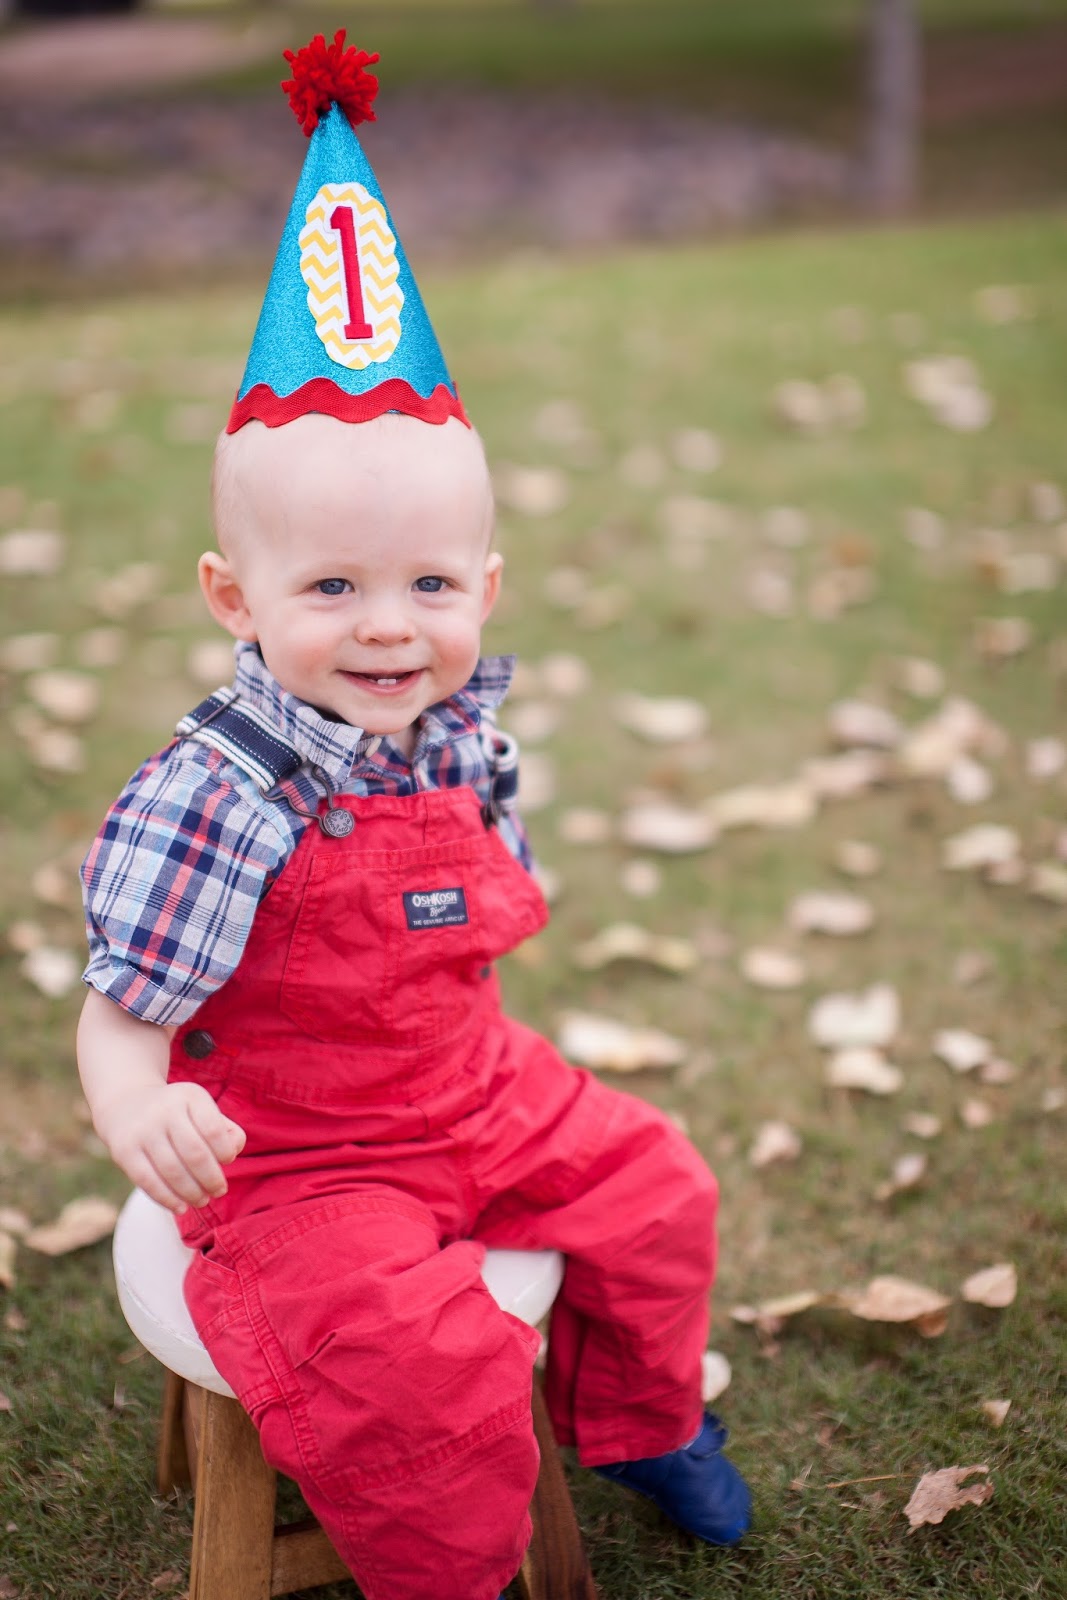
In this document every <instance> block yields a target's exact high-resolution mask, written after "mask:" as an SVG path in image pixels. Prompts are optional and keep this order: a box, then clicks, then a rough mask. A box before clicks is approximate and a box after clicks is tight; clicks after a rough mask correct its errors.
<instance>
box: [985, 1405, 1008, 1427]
mask: <svg viewBox="0 0 1067 1600" xmlns="http://www.w3.org/2000/svg"><path fill="white" fill-rule="evenodd" d="M1010 1410H1011V1401H1010V1400H983V1401H982V1411H983V1413H984V1415H985V1416H987V1417H988V1418H989V1420H990V1422H991V1423H992V1424H993V1426H994V1428H1002V1427H1003V1426H1004V1423H1005V1421H1006V1419H1007V1415H1008V1412H1009V1411H1010Z"/></svg>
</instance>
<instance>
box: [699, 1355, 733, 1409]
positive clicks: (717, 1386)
mask: <svg viewBox="0 0 1067 1600" xmlns="http://www.w3.org/2000/svg"><path fill="white" fill-rule="evenodd" d="M700 1365H701V1382H700V1397H701V1399H702V1400H703V1402H704V1404H705V1405H706V1406H709V1405H710V1404H711V1402H712V1401H713V1400H717V1399H718V1398H719V1396H720V1395H721V1394H722V1393H723V1392H724V1391H725V1390H726V1389H728V1388H729V1387H730V1379H731V1377H732V1376H733V1374H732V1373H731V1371H730V1363H729V1362H728V1361H727V1359H726V1357H725V1356H724V1355H723V1354H722V1352H721V1351H719V1350H705V1351H704V1354H703V1356H702V1357H701V1363H700Z"/></svg>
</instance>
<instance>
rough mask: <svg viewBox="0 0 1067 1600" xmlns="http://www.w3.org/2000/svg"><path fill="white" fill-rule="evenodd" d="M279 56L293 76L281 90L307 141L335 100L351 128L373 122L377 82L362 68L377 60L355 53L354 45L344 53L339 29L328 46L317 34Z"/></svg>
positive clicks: (363, 52) (341, 32)
mask: <svg viewBox="0 0 1067 1600" xmlns="http://www.w3.org/2000/svg"><path fill="white" fill-rule="evenodd" d="M283 54H284V56H285V59H286V61H288V63H289V65H290V66H291V67H292V69H293V76H292V77H291V78H287V79H286V80H285V82H284V83H283V84H282V88H283V89H284V90H285V92H286V94H287V95H288V97H289V104H290V105H291V106H292V108H293V115H294V116H295V117H296V120H297V121H298V122H299V124H300V126H301V127H302V128H303V130H304V132H305V133H306V134H307V135H308V136H309V137H310V136H311V134H313V133H314V131H315V129H316V128H317V127H318V125H319V117H320V116H321V115H322V114H323V113H324V112H326V111H329V109H330V106H331V105H332V104H333V102H334V101H335V100H336V101H337V104H338V105H339V106H340V107H341V110H342V111H343V112H344V114H345V116H346V117H347V118H348V120H349V122H350V123H351V124H352V126H353V128H354V127H356V125H357V124H358V123H360V122H374V121H376V120H377V119H376V118H375V115H374V112H373V111H372V110H371V102H372V100H373V99H374V96H375V95H376V94H377V93H378V80H377V78H376V77H375V76H374V74H373V72H365V71H364V68H365V67H368V66H372V65H373V64H374V62H375V61H377V60H378V59H379V58H378V56H377V54H375V55H372V56H369V55H368V54H367V52H366V50H357V49H356V47H355V45H354V44H352V45H349V47H348V49H347V50H346V49H345V30H344V29H343V28H338V30H337V32H336V33H335V34H334V36H333V43H332V44H327V43H326V40H325V39H324V38H323V36H322V34H321V33H317V34H316V35H315V37H314V39H312V41H311V43H310V44H306V45H305V46H304V48H303V49H302V50H296V51H293V50H285V51H283Z"/></svg>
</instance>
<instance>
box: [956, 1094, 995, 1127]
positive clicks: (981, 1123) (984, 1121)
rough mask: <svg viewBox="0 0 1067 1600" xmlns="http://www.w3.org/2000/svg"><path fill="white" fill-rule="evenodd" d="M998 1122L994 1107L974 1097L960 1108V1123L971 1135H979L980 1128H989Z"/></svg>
mask: <svg viewBox="0 0 1067 1600" xmlns="http://www.w3.org/2000/svg"><path fill="white" fill-rule="evenodd" d="M995 1120H996V1115H995V1113H994V1111H993V1107H992V1106H991V1105H989V1104H988V1103H987V1102H986V1101H985V1100H979V1099H978V1097H977V1096H976V1095H972V1096H971V1097H970V1098H969V1099H967V1100H965V1101H964V1102H963V1104H962V1105H961V1106H960V1121H961V1122H962V1123H963V1126H964V1127H965V1128H967V1129H969V1130H970V1132H971V1133H977V1132H978V1130H979V1129H980V1128H988V1127H989V1124H990V1123H991V1122H994V1121H995Z"/></svg>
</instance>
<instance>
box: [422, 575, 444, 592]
mask: <svg viewBox="0 0 1067 1600" xmlns="http://www.w3.org/2000/svg"><path fill="white" fill-rule="evenodd" d="M445 587H446V582H445V579H444V578H416V579H415V588H416V589H418V590H419V592H420V594H438V593H439V592H440V590H442V589H444V588H445Z"/></svg>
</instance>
